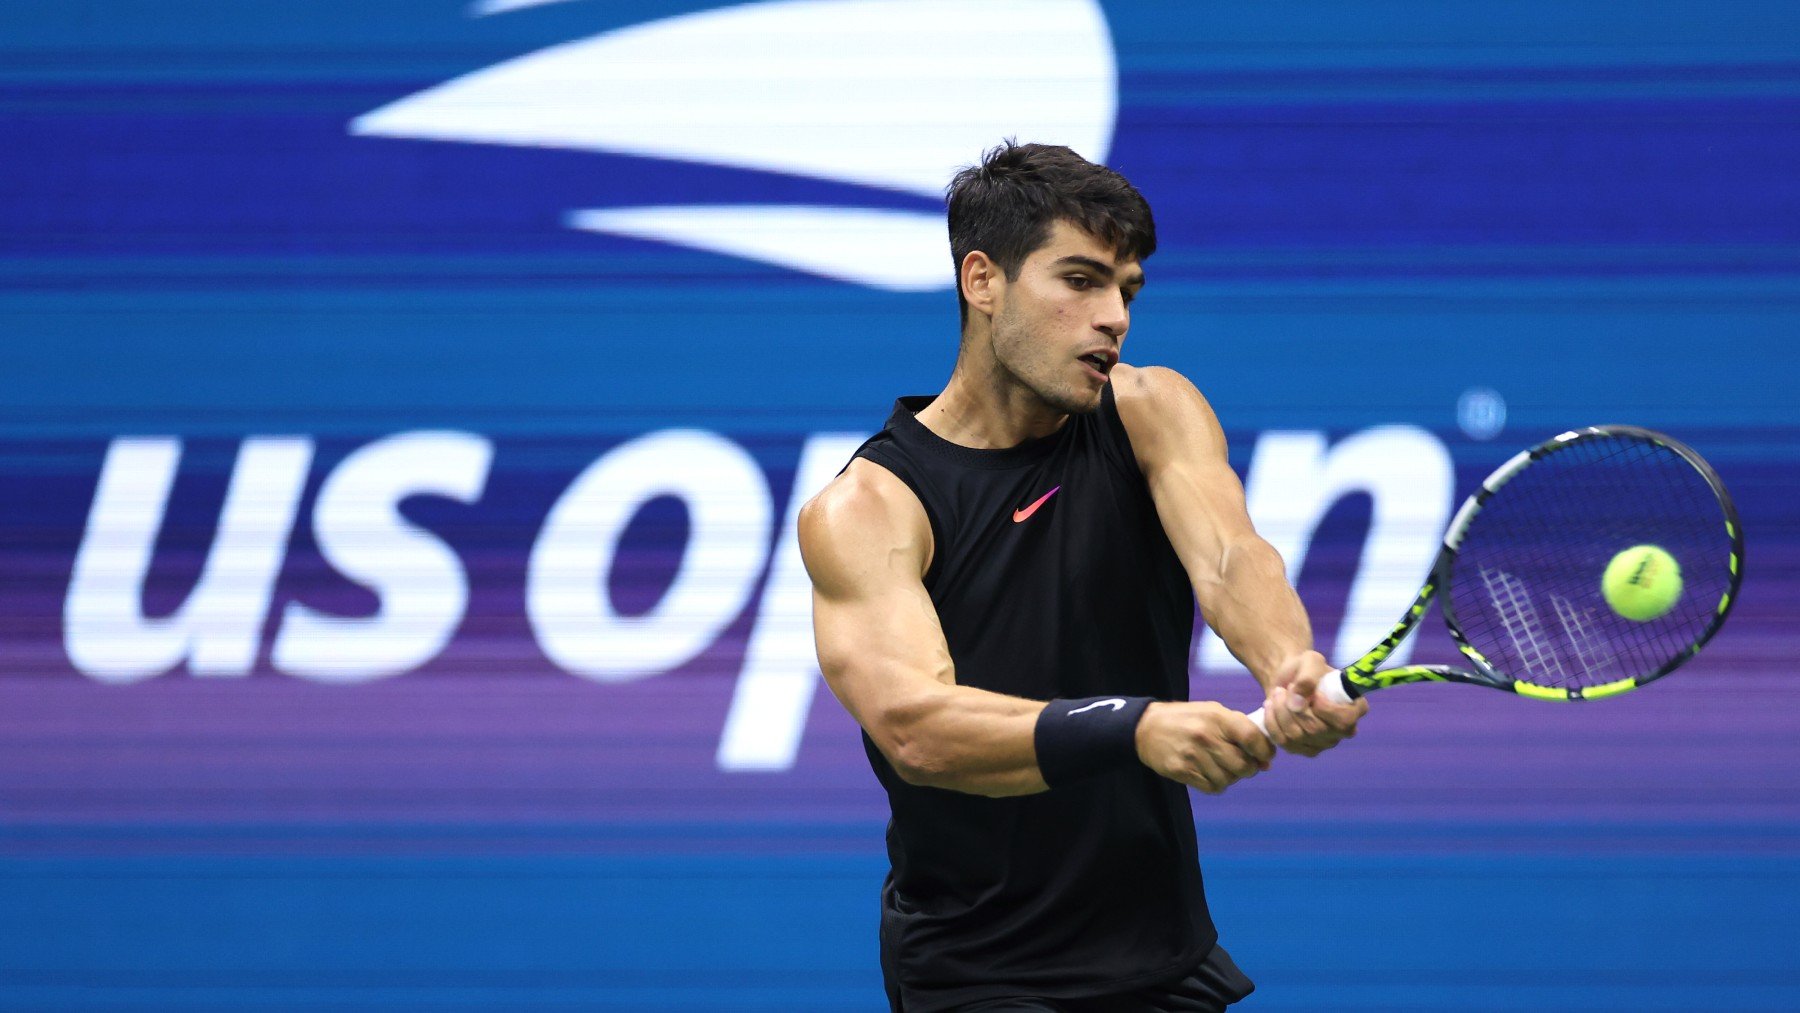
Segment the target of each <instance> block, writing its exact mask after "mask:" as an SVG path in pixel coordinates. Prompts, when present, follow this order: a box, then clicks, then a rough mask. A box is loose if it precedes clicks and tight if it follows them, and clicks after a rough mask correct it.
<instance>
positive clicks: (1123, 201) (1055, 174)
mask: <svg viewBox="0 0 1800 1013" xmlns="http://www.w3.org/2000/svg"><path fill="white" fill-rule="evenodd" d="M947 197H948V200H947V203H948V205H949V218H950V248H951V252H952V254H953V255H954V256H955V258H956V266H957V301H958V304H959V306H960V308H961V310H962V321H963V337H964V345H965V348H964V351H965V354H967V353H969V352H971V351H975V352H976V353H977V354H983V355H985V354H986V352H987V349H988V348H990V347H991V350H992V356H993V360H992V365H993V366H995V367H997V368H998V370H999V371H1000V372H1001V373H1003V374H1006V375H1008V376H1010V378H1011V379H1013V380H1016V381H1018V382H1019V383H1020V384H1021V385H1023V386H1024V387H1026V388H1028V389H1029V390H1030V391H1031V392H1032V393H1034V394H1036V395H1037V396H1038V397H1039V398H1040V399H1041V400H1042V401H1043V402H1044V403H1045V404H1047V405H1049V406H1051V407H1053V408H1055V409H1057V410H1059V411H1065V412H1085V411H1092V410H1093V409H1094V408H1095V407H1096V406H1097V405H1098V404H1099V400H1100V391H1101V389H1102V388H1103V387H1104V386H1105V382H1106V373H1107V371H1108V370H1110V369H1111V367H1112V365H1113V363H1115V362H1117V361H1118V350H1119V344H1120V342H1122V341H1123V339H1124V337H1125V329H1126V327H1127V326H1128V324H1129V314H1128V312H1127V310H1126V305H1127V304H1128V303H1129V302H1130V301H1131V298H1132V297H1133V296H1134V295H1135V294H1136V292H1137V289H1138V287H1139V286H1141V285H1142V284H1143V277H1144V274H1143V269H1142V268H1141V267H1140V266H1139V262H1140V261H1142V260H1143V259H1144V258H1145V257H1148V256H1150V254H1151V253H1152V252H1153V251H1154V250H1155V249H1156V224H1155V222H1154V220H1153V219H1152V218H1151V215H1150V206H1149V204H1148V203H1146V202H1145V200H1144V198H1143V196H1142V195H1141V194H1139V193H1138V192H1137V189H1136V188H1134V187H1133V186H1132V185H1131V184H1130V183H1128V182H1126V180H1125V178H1124V177H1123V176H1121V175H1119V174H1118V173H1116V172H1114V171H1112V170H1111V169H1108V168H1106V167H1105V166H1101V165H1095V164H1094V163H1092V162H1089V161H1087V160H1086V159H1084V158H1082V157H1081V156H1080V155H1077V154H1075V152H1073V151H1070V150H1069V149H1068V148H1065V147H1059V146H1051V145H1043V144H1014V143H1012V142H1010V141H1009V142H1007V143H1006V144H1003V145H1001V146H1000V147H997V148H995V149H993V150H992V151H989V152H988V153H987V156H986V157H985V158H984V159H983V160H982V163H981V164H980V165H979V166H971V167H970V168H967V169H964V170H963V171H962V172H960V173H958V174H957V175H956V178H955V179H954V180H953V181H952V182H951V184H950V188H949V191H948V195H947ZM976 335H982V336H985V338H986V340H984V341H980V342H978V344H979V345H981V346H983V347H982V348H980V349H971V348H969V347H968V346H969V339H970V338H971V337H974V336H976ZM1084 357H1097V358H1094V359H1090V361H1092V362H1095V363H1096V364H1097V365H1098V367H1099V368H1098V369H1097V370H1095V371H1094V372H1092V373H1089V372H1085V370H1086V369H1087V366H1085V365H1083V362H1082V359H1083V358H1084Z"/></svg>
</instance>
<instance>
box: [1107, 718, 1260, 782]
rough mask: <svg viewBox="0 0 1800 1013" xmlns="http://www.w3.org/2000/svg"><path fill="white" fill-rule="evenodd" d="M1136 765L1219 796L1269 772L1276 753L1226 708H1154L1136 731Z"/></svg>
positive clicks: (1248, 722)
mask: <svg viewBox="0 0 1800 1013" xmlns="http://www.w3.org/2000/svg"><path fill="white" fill-rule="evenodd" d="M1137 751H1138V759H1140V760H1142V761H1144V766H1146V767H1149V768H1150V769H1151V770H1154V771H1156V772H1157V773H1158V774H1161V775H1162V776H1164V777H1166V778H1169V779H1170V780H1172V781H1180V782H1181V783H1182V784H1185V785H1190V786H1192V787H1195V788H1198V789H1200V790H1201V791H1203V792H1205V793H1207V794H1208V795H1217V794H1219V793H1220V792H1222V791H1224V790H1225V789H1226V788H1229V787H1231V786H1232V785H1234V784H1236V783H1237V782H1239V781H1242V780H1243V779H1244V778H1246V777H1252V776H1254V775H1255V774H1256V773H1257V772H1258V771H1263V770H1268V769H1269V763H1270V762H1271V761H1272V760H1274V758H1275V747H1274V746H1273V745H1271V744H1270V743H1269V740H1268V739H1266V738H1264V737H1263V734H1262V732H1259V731H1257V730H1256V726H1255V725H1254V724H1252V723H1251V722H1250V719H1249V718H1247V717H1245V716H1244V715H1242V714H1239V713H1238V712H1237V711H1234V710H1231V709H1230V708H1228V707H1225V706H1224V705H1223V704H1216V703H1211V702H1200V703H1153V704H1151V705H1150V707H1149V708H1148V709H1147V710H1145V711H1144V716H1143V718H1142V719H1140V720H1139V721H1138V726H1137Z"/></svg>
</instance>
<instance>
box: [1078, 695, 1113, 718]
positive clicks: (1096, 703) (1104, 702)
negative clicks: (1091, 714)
mask: <svg viewBox="0 0 1800 1013" xmlns="http://www.w3.org/2000/svg"><path fill="white" fill-rule="evenodd" d="M1095 707H1111V708H1112V709H1113V712H1114V713H1115V714H1116V713H1118V712H1119V711H1122V710H1124V709H1125V701H1124V700H1122V699H1120V698H1119V697H1116V696H1115V697H1113V698H1112V699H1110V700H1095V701H1094V702H1093V703H1091V704H1088V705H1087V706H1086V707H1077V708H1075V709H1074V710H1072V711H1070V712H1069V714H1068V716H1069V717H1074V716H1075V715H1077V714H1080V713H1081V712H1082V711H1091V710H1093V709H1094V708H1095Z"/></svg>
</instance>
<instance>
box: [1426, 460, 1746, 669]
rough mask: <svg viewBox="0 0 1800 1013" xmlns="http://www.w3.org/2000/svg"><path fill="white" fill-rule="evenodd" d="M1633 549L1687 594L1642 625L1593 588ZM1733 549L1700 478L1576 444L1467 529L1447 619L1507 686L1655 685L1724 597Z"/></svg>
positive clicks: (1687, 467) (1536, 467)
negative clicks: (1664, 567) (1655, 555)
mask: <svg viewBox="0 0 1800 1013" xmlns="http://www.w3.org/2000/svg"><path fill="white" fill-rule="evenodd" d="M1636 545H1655V546H1659V547H1660V548H1662V549H1663V550H1664V551H1666V552H1668V553H1669V554H1670V555H1672V556H1673V557H1674V558H1675V560H1676V562H1677V564H1678V565H1679V566H1680V568H1681V575H1682V578H1683V580H1684V583H1685V587H1684V589H1683V591H1682V593H1681V595H1680V596H1679V598H1678V599H1677V600H1676V601H1675V603H1674V605H1673V606H1672V607H1671V608H1670V609H1669V611H1668V612H1667V613H1665V614H1663V615H1661V616H1658V617H1656V618H1653V619H1650V620H1648V621H1644V622H1638V621H1634V620H1631V619H1628V618H1626V617H1625V616H1622V615H1620V614H1619V613H1618V612H1616V611H1614V609H1613V608H1612V606H1611V605H1609V604H1608V603H1607V601H1606V599H1605V596H1604V594H1603V593H1602V589H1601V575H1602V574H1603V573H1604V572H1605V570H1606V566H1607V564H1608V563H1609V562H1611V560H1612V558H1613V557H1614V556H1615V555H1617V554H1618V553H1620V552H1623V551H1624V550H1626V549H1628V548H1631V547H1633V546H1636ZM1730 551H1731V540H1730V537H1729V536H1728V534H1727V532H1726V530H1725V523H1724V519H1723V510H1722V508H1721V506H1720V504H1719V501H1718V498H1717V495H1716V494H1715V493H1714V491H1713V488H1712V486H1711V485H1710V484H1709V483H1708V482H1707V480H1706V477H1705V476H1704V475H1703V474H1701V473H1700V471H1698V470H1697V469H1696V468H1695V467H1694V466H1693V465H1692V464H1691V463H1689V462H1688V461H1687V460H1686V459H1685V458H1683V457H1682V456H1681V455H1680V454H1679V453H1677V452H1675V451H1674V450H1672V449H1669V448H1667V447H1664V446H1661V445H1659V444H1657V443H1655V442H1652V441H1650V440H1648V439H1643V438H1639V437H1635V436H1628V435H1608V436H1599V437H1587V438H1583V439H1580V440H1577V441H1575V442H1573V443H1571V444H1569V445H1567V446H1566V447H1564V448H1562V449H1558V450H1556V451H1553V452H1551V453H1550V454H1548V455H1546V456H1544V457H1542V458H1540V459H1539V460H1537V461H1534V462H1532V463H1531V464H1530V465H1528V466H1526V467H1525V468H1524V470H1522V471H1520V472H1519V473H1518V474H1517V475H1515V476H1514V477H1513V478H1512V480H1511V481H1509V482H1508V483H1507V484H1506V485H1504V486H1503V487H1501V489H1500V491H1498V492H1497V493H1495V494H1494V495H1493V496H1492V497H1491V498H1490V499H1489V500H1488V502H1487V503H1486V504H1485V505H1484V506H1483V508H1482V510H1481V511H1480V512H1479V513H1478V514H1477V515H1476V516H1475V517H1474V519H1473V521H1472V522H1471V524H1470V527H1469V530H1468V532H1466V533H1465V536H1464V538H1463V542H1462V546H1461V549H1460V550H1459V552H1458V555H1457V559H1456V564H1455V572H1454V577H1453V579H1452V580H1451V582H1450V588H1449V593H1448V596H1447V600H1446V606H1447V607H1448V608H1449V609H1450V611H1451V612H1452V613H1453V615H1454V618H1455V621H1456V623H1457V626H1458V628H1460V629H1461V631H1462V633H1463V636H1464V639H1465V640H1466V641H1467V642H1468V643H1469V645H1470V646H1471V647H1473V648H1474V649H1475V650H1476V651H1478V652H1480V653H1481V654H1482V655H1484V656H1485V657H1486V658H1487V659H1488V661H1489V662H1490V664H1492V665H1493V667H1495V668H1496V669H1498V670H1500V671H1501V672H1503V673H1505V674H1506V675H1508V676H1509V677H1512V678H1517V679H1522V680H1524V681H1527V682H1532V683H1537V684H1539V685H1545V686H1558V687H1563V688H1574V687H1586V686H1594V685H1600V684H1604V683H1610V682H1615V681H1617V680H1620V679H1625V678H1628V677H1637V678H1644V677H1648V676H1651V675H1655V674H1659V673H1661V672H1663V671H1666V670H1667V669H1668V668H1670V667H1672V666H1673V665H1674V664H1676V663H1678V662H1679V660H1680V659H1681V658H1682V657H1684V656H1685V655H1686V654H1687V653H1688V652H1689V649H1690V648H1691V647H1692V646H1693V645H1694V644H1695V643H1697V642H1698V641H1699V640H1701V639H1703V638H1704V636H1705V635H1706V633H1707V632H1708V631H1709V630H1710V629H1711V627H1712V624H1713V620H1714V618H1715V616H1716V613H1717V610H1718V607H1719V603H1720V599H1721V597H1722V596H1723V595H1724V594H1725V593H1726V591H1727V590H1728V589H1729V587H1730V575H1729V571H1728V565H1729V560H1730Z"/></svg>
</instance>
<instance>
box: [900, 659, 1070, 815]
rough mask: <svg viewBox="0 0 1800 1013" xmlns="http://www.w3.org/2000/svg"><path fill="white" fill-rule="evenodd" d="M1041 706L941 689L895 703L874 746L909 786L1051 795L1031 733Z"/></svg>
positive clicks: (954, 688) (969, 690) (969, 689)
mask: <svg viewBox="0 0 1800 1013" xmlns="http://www.w3.org/2000/svg"><path fill="white" fill-rule="evenodd" d="M1043 709H1044V704H1043V702H1042V701H1037V700H1025V699H1022V698H1019V697H1012V696H1007V695H1005V694H1003V693H993V692H989V691H987V690H982V689H976V688H974V687H972V686H957V685H941V686H937V687H934V688H933V689H932V690H930V691H929V692H927V693H923V694H919V695H916V696H913V697H911V698H908V699H905V700H898V701H895V702H894V703H893V704H892V705H891V706H890V707H889V708H888V709H887V712H886V713H885V714H883V715H882V720H881V721H880V724H879V727H880V728H881V733H880V734H879V735H878V736H877V741H876V745H877V746H879V747H880V748H881V751H882V754H883V755H885V756H886V757H887V758H888V762H889V763H891V764H893V766H894V770H895V772H896V773H898V774H899V775H900V777H901V779H902V780H904V781H906V782H907V783H909V784H919V785H926V786H929V787H933V788H947V789H950V790H951V791H961V792H967V793H969V794H973V795H988V796H993V797H998V796H1003V795H1030V794H1033V793H1036V792H1040V791H1045V790H1047V788H1048V785H1046V784H1045V783H1044V778H1043V774H1042V773H1041V772H1040V771H1039V770H1038V764H1037V752H1036V750H1035V748H1034V746H1033V732H1034V730H1035V728H1036V725H1037V717H1038V714H1039V712H1041V711H1042V710H1043Z"/></svg>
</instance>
